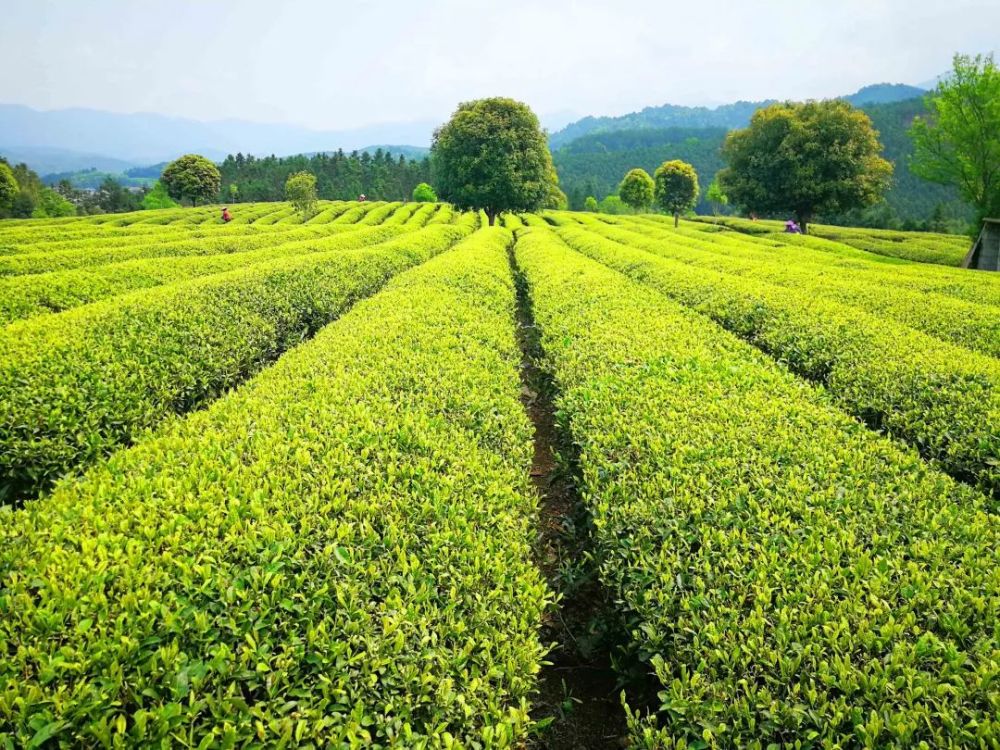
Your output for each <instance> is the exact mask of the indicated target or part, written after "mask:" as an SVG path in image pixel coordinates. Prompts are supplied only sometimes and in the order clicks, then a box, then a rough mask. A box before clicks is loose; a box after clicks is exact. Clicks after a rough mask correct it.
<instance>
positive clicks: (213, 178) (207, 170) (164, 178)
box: [160, 154, 221, 205]
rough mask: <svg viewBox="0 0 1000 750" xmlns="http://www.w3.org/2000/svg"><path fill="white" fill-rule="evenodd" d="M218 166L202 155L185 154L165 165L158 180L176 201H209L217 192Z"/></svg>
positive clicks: (194, 202) (219, 178)
mask: <svg viewBox="0 0 1000 750" xmlns="http://www.w3.org/2000/svg"><path fill="white" fill-rule="evenodd" d="M220 180H221V176H220V174H219V168H218V167H216V166H215V164H213V163H212V162H211V161H209V160H208V159H206V158H205V157H204V156H198V155H197V154H187V155H185V156H182V157H180V158H179V159H176V160H174V161H172V162H170V164H168V165H167V167H166V169H164V170H163V174H162V175H161V176H160V182H162V183H163V185H164V187H166V189H167V194H168V195H169V196H170V197H171V198H173V199H174V200H177V201H183V200H188V201H191V204H192V205H197V204H198V201H211V200H213V199H215V198H216V197H217V196H218V194H219V183H220Z"/></svg>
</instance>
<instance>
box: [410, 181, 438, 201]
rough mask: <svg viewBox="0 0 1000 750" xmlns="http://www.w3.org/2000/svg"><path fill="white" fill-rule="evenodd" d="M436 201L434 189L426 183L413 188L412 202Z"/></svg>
mask: <svg viewBox="0 0 1000 750" xmlns="http://www.w3.org/2000/svg"><path fill="white" fill-rule="evenodd" d="M437 199H438V197H437V193H435V192H434V188H432V187H431V186H430V185H428V184H427V183H426V182H421V183H420V184H419V185H417V186H416V187H415V188H413V200H415V201H416V202H417V203H437Z"/></svg>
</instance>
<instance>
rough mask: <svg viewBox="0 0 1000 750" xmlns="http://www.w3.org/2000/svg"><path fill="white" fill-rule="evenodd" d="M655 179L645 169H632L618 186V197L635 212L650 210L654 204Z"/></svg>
mask: <svg viewBox="0 0 1000 750" xmlns="http://www.w3.org/2000/svg"><path fill="white" fill-rule="evenodd" d="M654 187H655V185H654V183H653V178H652V177H650V176H649V172H647V171H646V170H645V169H632V170H630V171H629V172H628V174H626V175H625V177H624V179H622V182H621V184H620V185H619V186H618V197H619V198H621V199H622V202H624V203H625V205H626V206H628V207H629V208H631V209H632V210H633V211H642V210H644V209H648V208H649V206H650V204H651V203H652V202H653V189H654Z"/></svg>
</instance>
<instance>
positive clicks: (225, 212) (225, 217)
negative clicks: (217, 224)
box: [222, 208, 233, 224]
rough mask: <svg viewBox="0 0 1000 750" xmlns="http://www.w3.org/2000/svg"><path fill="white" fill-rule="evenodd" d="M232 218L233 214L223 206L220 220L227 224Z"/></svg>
mask: <svg viewBox="0 0 1000 750" xmlns="http://www.w3.org/2000/svg"><path fill="white" fill-rule="evenodd" d="M232 220H233V215H232V214H231V213H229V209H228V208H223V209H222V221H223V222H225V223H226V224H228V223H229V222H231V221H232Z"/></svg>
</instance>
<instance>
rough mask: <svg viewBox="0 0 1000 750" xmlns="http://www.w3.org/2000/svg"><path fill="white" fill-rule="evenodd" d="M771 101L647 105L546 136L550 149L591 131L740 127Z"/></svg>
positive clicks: (574, 125) (575, 125) (575, 124)
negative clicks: (693, 105) (686, 105)
mask: <svg viewBox="0 0 1000 750" xmlns="http://www.w3.org/2000/svg"><path fill="white" fill-rule="evenodd" d="M773 103H774V100H773V99H770V100H766V101H761V102H735V103H734V104H723V105H722V106H719V107H684V106H681V105H679V104H664V105H661V106H659V107H646V108H645V109H643V110H641V111H639V112H631V113H629V114H627V115H621V116H619V117H584V118H583V119H582V120H577V121H576V122H574V123H571V124H570V125H567V126H566V127H565V128H563V129H562V130H560V131H558V132H557V133H553V134H552V135H551V136H550V137H549V145H550V146H551V148H552V149H553V150H555V149H558V148H560V147H562V146H564V145H566V144H567V143H569V142H570V141H573V140H576V139H577V138H581V137H583V136H585V135H589V134H591V133H607V132H613V131H616V130H642V129H645V128H656V129H662V128H725V129H727V130H732V129H733V128H742V127H744V126H746V124H747V123H748V122H750V116H751V115H752V114H753V113H754V112H756V111H757V110H758V109H759V108H760V107H765V106H767V105H768V104H773Z"/></svg>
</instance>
